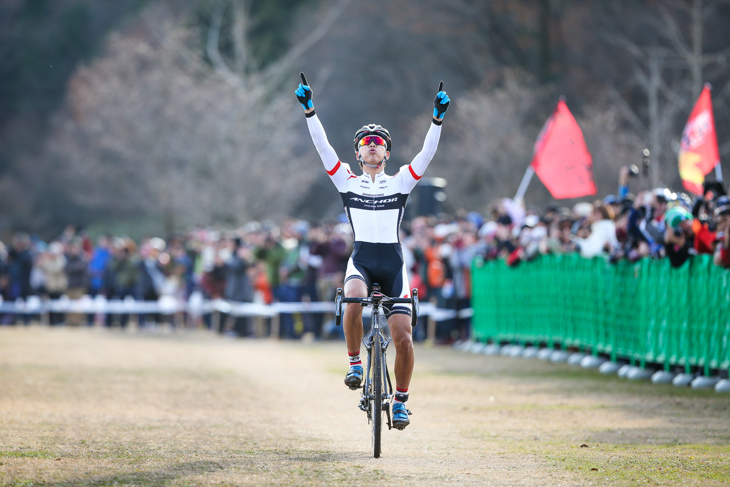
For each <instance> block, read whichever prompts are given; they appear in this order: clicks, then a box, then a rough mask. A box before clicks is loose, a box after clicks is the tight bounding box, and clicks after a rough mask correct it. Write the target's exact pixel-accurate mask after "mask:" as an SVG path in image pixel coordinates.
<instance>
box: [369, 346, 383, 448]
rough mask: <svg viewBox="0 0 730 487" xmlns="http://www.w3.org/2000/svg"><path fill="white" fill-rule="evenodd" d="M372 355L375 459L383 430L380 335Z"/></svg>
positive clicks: (372, 410)
mask: <svg viewBox="0 0 730 487" xmlns="http://www.w3.org/2000/svg"><path fill="white" fill-rule="evenodd" d="M370 353H371V362H370V363H371V364H372V365H373V381H372V387H373V395H372V400H371V401H370V408H371V414H372V418H373V457H375V458H380V439H381V433H382V430H383V348H382V345H381V336H380V333H377V332H376V333H374V334H373V344H372V347H371V348H370Z"/></svg>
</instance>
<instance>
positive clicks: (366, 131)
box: [353, 123, 390, 152]
mask: <svg viewBox="0 0 730 487" xmlns="http://www.w3.org/2000/svg"><path fill="white" fill-rule="evenodd" d="M366 135H379V136H381V137H382V138H384V139H385V143H386V145H385V149H386V150H387V151H388V152H390V132H388V131H387V130H386V129H385V128H383V127H381V126H380V125H376V124H374V123H371V124H370V125H364V126H363V127H362V128H361V129H360V130H358V131H357V132H355V139H354V140H353V145H354V146H355V152H357V151H358V147H357V144H358V143H359V142H360V139H362V138H363V137H365V136H366Z"/></svg>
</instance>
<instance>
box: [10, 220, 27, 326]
mask: <svg viewBox="0 0 730 487" xmlns="http://www.w3.org/2000/svg"><path fill="white" fill-rule="evenodd" d="M7 268H8V275H9V278H10V293H9V294H10V296H9V298H10V299H11V300H15V299H18V298H20V299H27V298H28V296H29V295H30V293H31V286H30V273H31V270H32V268H33V256H32V254H31V251H30V236H28V234H27V233H16V234H15V235H14V236H13V239H12V242H11V247H10V251H9V252H8V259H7ZM26 324H27V321H26Z"/></svg>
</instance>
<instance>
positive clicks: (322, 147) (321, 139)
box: [294, 73, 340, 176]
mask: <svg viewBox="0 0 730 487" xmlns="http://www.w3.org/2000/svg"><path fill="white" fill-rule="evenodd" d="M299 74H300V75H301V77H302V82H301V83H299V87H298V88H297V89H296V91H295V92H294V93H295V94H296V95H297V100H299V103H301V104H302V108H304V114H305V115H306V117H307V127H308V128H309V135H310V136H311V137H312V142H313V143H314V147H315V148H316V149H317V153H318V154H319V157H320V158H321V159H322V163H323V164H324V168H325V170H326V171H327V174H329V175H330V176H334V173H335V172H337V170H338V169H339V166H340V160H339V158H338V157H337V153H335V150H334V149H333V148H332V146H331V145H330V143H329V141H328V140H327V134H326V133H325V131H324V127H323V126H322V122H320V121H319V117H317V114H316V113H315V111H314V104H313V103H312V89H311V88H310V87H309V83H308V82H307V78H306V77H305V76H304V73H299Z"/></svg>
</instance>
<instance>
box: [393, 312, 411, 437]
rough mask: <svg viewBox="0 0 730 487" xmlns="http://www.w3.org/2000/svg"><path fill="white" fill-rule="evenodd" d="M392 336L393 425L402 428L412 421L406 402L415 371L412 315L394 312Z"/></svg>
mask: <svg viewBox="0 0 730 487" xmlns="http://www.w3.org/2000/svg"><path fill="white" fill-rule="evenodd" d="M388 327H389V328H390V336H391V337H392V338H393V343H394V344H395V401H393V427H394V428H396V429H399V430H402V429H403V428H405V427H406V426H408V424H409V423H410V422H411V421H410V419H408V415H409V414H410V413H409V411H408V410H407V409H406V406H405V404H404V403H405V402H406V401H407V400H408V386H409V385H410V383H411V374H412V373H413V339H412V336H411V333H412V330H411V317H410V316H408V315H405V314H393V315H391V316H390V318H389V319H388Z"/></svg>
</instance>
